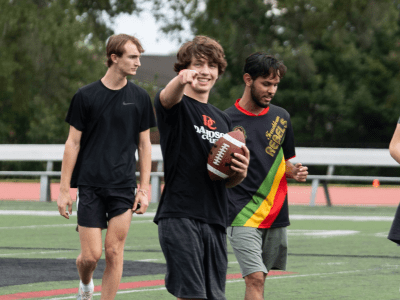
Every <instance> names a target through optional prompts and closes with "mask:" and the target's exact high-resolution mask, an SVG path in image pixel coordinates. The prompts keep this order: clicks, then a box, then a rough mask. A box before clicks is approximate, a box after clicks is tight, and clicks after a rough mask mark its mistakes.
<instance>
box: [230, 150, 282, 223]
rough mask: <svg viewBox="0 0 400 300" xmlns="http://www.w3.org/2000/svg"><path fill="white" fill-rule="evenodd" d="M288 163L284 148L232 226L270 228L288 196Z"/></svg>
mask: <svg viewBox="0 0 400 300" xmlns="http://www.w3.org/2000/svg"><path fill="white" fill-rule="evenodd" d="M285 171H286V163H285V159H284V156H283V151H282V148H281V149H280V151H279V153H278V155H277V157H276V159H275V162H274V164H273V165H272V167H271V169H270V171H269V173H268V175H267V177H266V178H265V179H264V181H263V183H262V184H261V186H260V188H259V189H258V190H257V192H256V193H255V194H254V195H253V198H252V199H251V201H250V202H249V203H248V204H247V205H246V206H245V207H244V208H243V209H242V210H241V211H240V213H239V214H238V215H237V216H236V218H235V220H234V221H233V222H232V226H246V227H256V228H269V227H271V225H272V223H273V222H274V221H275V219H276V217H277V216H278V214H279V211H280V210H281V208H282V205H283V203H284V201H285V197H286V194H287V182H286V176H285Z"/></svg>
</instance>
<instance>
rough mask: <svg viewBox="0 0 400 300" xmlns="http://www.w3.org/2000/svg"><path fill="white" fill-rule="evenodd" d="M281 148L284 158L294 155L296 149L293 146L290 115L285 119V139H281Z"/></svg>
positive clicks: (287, 158)
mask: <svg viewBox="0 0 400 300" xmlns="http://www.w3.org/2000/svg"><path fill="white" fill-rule="evenodd" d="M282 150H283V155H284V157H285V160H289V159H291V158H293V157H295V156H296V151H295V147H294V133H293V127H292V122H291V121H290V117H289V118H288V120H287V129H286V134H285V139H284V140H283V143H282Z"/></svg>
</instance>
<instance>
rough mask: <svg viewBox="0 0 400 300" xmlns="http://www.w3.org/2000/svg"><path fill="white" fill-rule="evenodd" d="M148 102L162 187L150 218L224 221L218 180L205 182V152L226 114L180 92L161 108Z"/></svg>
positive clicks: (223, 128) (225, 124) (224, 125)
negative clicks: (153, 113) (160, 156)
mask: <svg viewBox="0 0 400 300" xmlns="http://www.w3.org/2000/svg"><path fill="white" fill-rule="evenodd" d="M159 97H160V93H158V94H157V95H156V97H155V100H154V106H155V109H156V115H157V126H158V129H159V131H160V144H161V150H162V153H163V157H164V174H165V187H164V190H163V193H162V196H161V200H160V204H159V206H158V210H157V213H156V216H155V219H154V222H155V223H157V222H158V220H159V219H161V218H191V219H197V220H199V221H202V222H204V223H208V224H217V225H221V226H223V227H224V228H226V226H227V221H228V203H227V198H226V188H225V182H224V181H211V179H210V178H209V176H208V172H207V158H208V153H209V151H210V149H211V147H212V145H213V144H214V143H215V141H216V140H217V139H218V138H219V137H220V136H222V135H223V134H225V133H227V132H229V131H230V128H231V127H230V126H231V122H230V119H229V117H228V116H227V115H226V114H225V113H224V112H222V111H220V110H219V109H218V108H216V107H214V106H213V105H211V104H209V103H207V104H205V103H201V102H198V101H196V100H194V99H192V98H190V97H187V96H183V98H182V101H181V102H179V103H178V104H176V105H175V106H173V107H172V108H171V109H169V110H166V109H165V108H164V107H163V106H162V104H161V103H160V98H159Z"/></svg>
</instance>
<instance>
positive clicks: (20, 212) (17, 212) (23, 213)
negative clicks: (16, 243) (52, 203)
mask: <svg viewBox="0 0 400 300" xmlns="http://www.w3.org/2000/svg"><path fill="white" fill-rule="evenodd" d="M0 215H3V216H40V217H57V216H60V213H59V212H58V211H47V210H0ZM75 215H76V212H73V213H72V215H71V216H75ZM155 215H156V213H154V212H153V213H150V212H149V213H144V214H142V215H138V214H134V216H133V218H146V217H154V216H155Z"/></svg>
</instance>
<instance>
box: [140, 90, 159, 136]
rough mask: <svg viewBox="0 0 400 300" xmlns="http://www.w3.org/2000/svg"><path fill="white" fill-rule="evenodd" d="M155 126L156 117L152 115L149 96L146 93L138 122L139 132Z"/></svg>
mask: <svg viewBox="0 0 400 300" xmlns="http://www.w3.org/2000/svg"><path fill="white" fill-rule="evenodd" d="M155 126H156V118H155V117H154V110H153V105H152V104H151V99H150V96H149V95H148V94H147V93H146V97H145V106H144V110H143V114H142V120H141V124H140V132H142V131H145V130H147V129H149V128H151V127H155Z"/></svg>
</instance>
